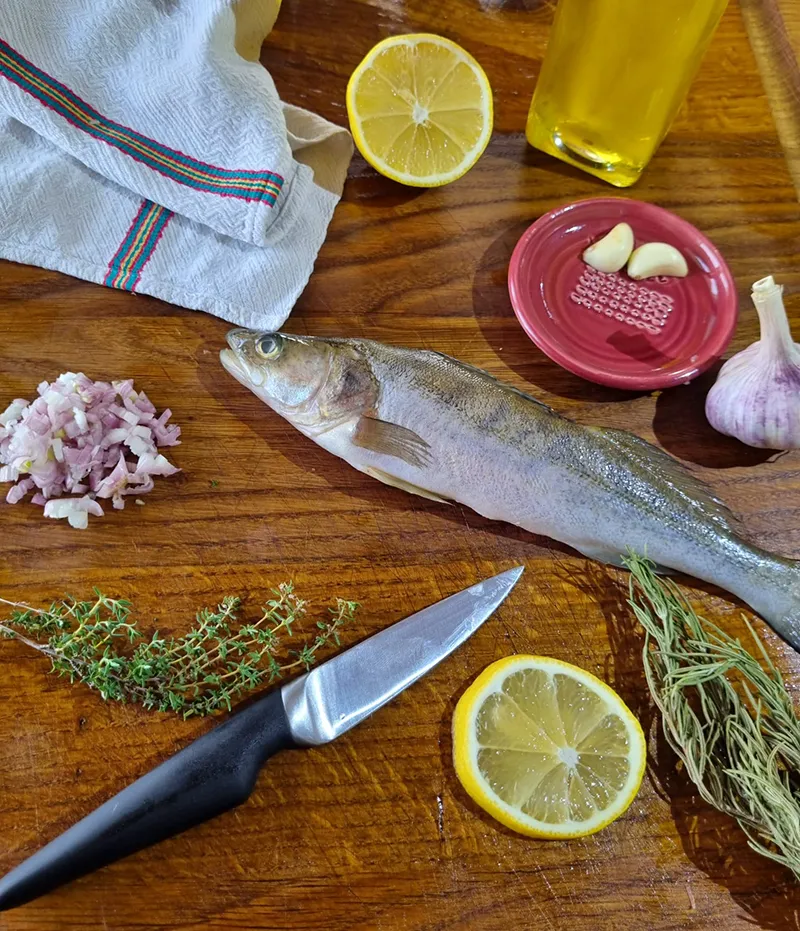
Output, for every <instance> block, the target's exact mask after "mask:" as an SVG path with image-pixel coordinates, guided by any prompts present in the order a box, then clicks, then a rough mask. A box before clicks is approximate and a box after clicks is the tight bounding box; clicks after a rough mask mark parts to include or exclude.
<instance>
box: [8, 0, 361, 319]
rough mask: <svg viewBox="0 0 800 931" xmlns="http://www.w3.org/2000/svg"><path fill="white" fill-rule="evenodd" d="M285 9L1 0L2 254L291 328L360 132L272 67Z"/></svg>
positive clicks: (274, 0) (152, 0)
mask: <svg viewBox="0 0 800 931" xmlns="http://www.w3.org/2000/svg"><path fill="white" fill-rule="evenodd" d="M309 2H313V0H309ZM278 5H279V0H239V2H238V3H234V2H232V0H35V2H34V3H31V0H0V257H2V258H6V259H11V260H12V261H16V262H27V263H32V264H36V265H41V266H43V267H45V268H51V269H57V270H59V271H63V272H66V273H67V274H70V275H76V276H78V277H80V278H85V279H87V280H89V281H95V282H98V283H102V284H105V285H108V286H109V287H114V288H122V289H125V290H129V291H139V292H142V293H145V294H152V295H154V296H156V297H160V298H163V299H164V300H167V301H172V302H173V303H176V304H181V305H183V306H185V307H191V308H195V309H198V310H206V311H209V312H211V313H214V314H217V315H218V316H220V317H223V318H224V319H226V320H229V321H231V322H233V323H237V324H241V325H244V326H252V327H256V328H262V329H272V328H275V327H278V326H280V324H281V323H283V321H284V320H285V319H286V317H287V316H288V315H289V312H290V311H291V309H292V307H293V305H294V303H295V301H296V300H297V297H298V295H299V294H300V292H301V291H302V289H303V287H304V286H305V284H306V282H307V280H308V276H309V275H310V274H311V270H312V268H313V264H314V260H315V258H316V255H317V252H318V251H319V248H320V246H321V244H322V242H323V240H324V238H325V233H326V231H327V227H328V223H329V221H330V218H331V215H332V213H333V210H334V207H335V206H336V203H337V202H338V200H339V197H340V195H341V191H342V186H343V184H344V178H345V174H346V172H347V165H348V163H349V161H350V157H351V155H352V141H351V139H350V136H349V134H348V133H347V132H346V131H345V130H343V129H341V128H340V127H338V126H334V125H333V124H332V123H329V122H327V121H326V120H323V119H321V118H320V117H318V116H315V115H313V114H311V113H308V112H307V111H305V110H301V109H300V108H298V107H292V106H288V105H284V104H282V103H281V101H280V99H279V98H278V94H277V92H276V90H275V85H274V84H273V82H272V79H271V78H270V75H269V73H268V72H267V71H266V70H265V68H263V67H262V65H261V64H259V62H258V60H257V56H258V50H259V49H260V45H261V41H260V40H261V39H262V38H263V36H264V35H265V34H266V32H267V31H268V29H269V27H270V26H271V24H272V22H273V21H274V18H275V15H276V13H277V7H278Z"/></svg>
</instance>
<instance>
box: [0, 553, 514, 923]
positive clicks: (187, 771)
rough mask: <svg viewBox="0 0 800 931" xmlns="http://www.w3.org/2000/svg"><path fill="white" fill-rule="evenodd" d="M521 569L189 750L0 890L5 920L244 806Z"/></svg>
mask: <svg viewBox="0 0 800 931" xmlns="http://www.w3.org/2000/svg"><path fill="white" fill-rule="evenodd" d="M520 575H522V566H519V567H517V568H516V569H509V570H508V571H507V572H501V573H500V575H496V576H494V577H493V578H491V579H486V580H485V581H483V582H479V583H478V584H477V585H473V586H472V587H471V588H467V589H464V591H461V592H458V593H457V594H455V595H451V596H450V597H449V598H445V599H444V600H443V601H439V602H437V603H436V604H434V605H431V606H430V607H429V608H425V609H424V610H422V611H419V612H417V613H416V614H412V615H411V617H408V618H406V619H405V620H403V621H398V622H397V623H396V624H393V625H392V626H391V627H387V628H386V629H385V630H382V631H380V632H379V633H377V634H374V635H373V636H371V637H368V638H367V639H366V640H362V641H361V643H359V644H357V645H356V646H354V647H351V648H350V649H348V650H344V651H343V652H342V653H339V654H338V655H337V656H334V657H333V658H332V659H329V660H328V661H327V662H325V663H322V664H321V665H320V666H317V667H315V668H314V669H312V670H311V671H310V672H307V673H306V674H305V675H302V676H300V677H299V678H297V679H294V680H293V681H291V682H289V683H287V684H286V685H284V686H283V687H282V688H280V689H275V690H274V691H272V692H270V693H269V694H268V695H266V696H265V697H264V698H261V699H259V700H258V701H256V702H254V703H253V704H251V705H249V706H248V707H247V708H245V709H244V710H243V711H239V712H237V713H236V714H234V715H232V716H231V717H230V718H229V719H228V720H226V721H225V722H224V723H223V724H220V725H218V726H217V727H215V728H213V730H210V731H209V732H208V733H207V734H204V735H203V736H202V737H200V738H198V739H197V740H195V741H194V742H193V743H191V744H189V746H188V747H186V748H185V749H184V750H181V751H180V752H179V753H177V754H175V756H172V757H170V758H169V759H168V760H166V762H164V763H162V764H161V765H160V766H158V767H157V768H156V769H154V770H152V772H150V773H148V774H147V775H145V776H142V778H141V779H138V780H137V781H136V782H134V783H133V784H132V785H130V786H128V788H127V789H124V790H123V791H122V792H120V793H119V794H118V795H115V796H114V797H113V798H112V799H110V800H109V801H108V802H106V803H105V804H104V805H102V806H101V807H100V808H98V809H97V810H96V811H94V812H92V814H90V815H88V816H87V817H86V818H84V819H83V820H82V821H79V822H78V823H77V824H76V825H74V826H73V827H71V828H70V829H69V830H68V831H66V832H65V833H64V834H62V835H61V836H60V837H57V838H56V839H55V840H54V841H52V842H51V843H49V844H48V845H47V846H46V847H43V848H42V849H41V850H40V851H38V852H37V853H35V854H34V855H33V856H32V857H29V858H28V859H27V860H25V861H24V862H23V863H21V864H20V865H19V866H18V867H16V869H14V870H12V871H11V872H10V873H8V875H6V876H5V877H4V878H3V879H2V880H0V911H5V910H6V909H9V908H15V907H16V906H18V905H24V904H25V903H26V902H30V901H31V899H35V898H37V897H38V896H40V895H44V894H45V893H46V892H50V891H51V890H52V889H55V888H57V887H58V886H61V885H63V884H64V883H67V882H70V881H71V880H73V879H77V878H78V877H79V876H84V875H85V874H86V873H90V872H92V871H93V870H96V869H99V868H100V867H101V866H106V865H107V864H109V863H113V862H114V861H115V860H120V859H122V857H125V856H128V854H131V853H134V852H135V851H137V850H141V849H142V848H144V847H149V846H150V845H151V844H155V843H158V841H161V840H164V839H165V838H167V837H171V836H172V835H174V834H179V833H180V832H181V831H185V830H186V829H187V828H190V827H193V826H194V825H196V824H201V823H202V822H203V821H208V820H209V819H210V818H213V817H214V816H215V815H219V814H222V812H224V811H228V810H229V809H230V808H234V807H235V806H236V805H240V804H241V803H242V802H244V801H245V800H246V799H247V798H248V797H249V796H250V794H251V792H252V791H253V787H254V786H255V782H256V778H257V776H258V771H259V770H260V769H261V766H262V765H263V764H264V762H265V761H266V760H267V759H268V758H269V757H270V756H272V755H273V753H277V752H278V751H279V750H287V749H289V748H295V747H316V746H320V745H321V744H325V743H328V742H329V741H331V740H335V739H336V738H337V737H339V736H340V735H341V734H344V733H345V731H349V730H350V728H351V727H355V725H356V724H360V723H361V722H362V721H363V720H364V719H365V718H367V717H369V716H370V715H371V714H372V712H373V711H377V710H378V708H380V707H382V706H383V705H385V704H386V703H387V702H388V701H391V700H392V699H393V698H395V697H396V696H397V695H399V694H400V692H402V691H403V690H404V689H405V688H407V687H408V686H409V685H411V684H412V683H413V682H416V681H417V679H419V678H420V677H422V676H424V675H425V673H427V672H429V671H430V670H431V669H433V667H434V666H436V664H437V663H439V662H440V661H441V660H443V659H444V658H445V657H446V656H449V654H450V653H452V652H453V650H455V649H456V647H458V646H459V645H460V644H462V643H463V642H464V641H465V640H466V639H467V638H468V637H469V636H470V635H471V634H472V633H474V632H475V631H476V630H477V629H478V628H479V627H480V626H481V624H482V623H483V622H484V621H485V620H486V619H487V618H488V617H490V616H491V614H492V613H493V612H494V611H495V609H496V608H497V607H498V606H499V605H500V604H501V603H502V602H503V601H504V600H505V598H506V596H507V595H508V593H509V592H510V591H511V589H512V588H513V587H514V585H515V584H516V582H517V580H518V579H519V577H520Z"/></svg>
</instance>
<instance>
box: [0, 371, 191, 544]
mask: <svg viewBox="0 0 800 931" xmlns="http://www.w3.org/2000/svg"><path fill="white" fill-rule="evenodd" d="M38 393H39V397H38V398H36V400H35V401H33V402H28V401H23V400H21V399H19V398H18V399H16V400H14V401H12V402H11V404H10V405H9V406H8V407H7V408H6V410H5V411H4V412H3V413H2V414H0V482H14V484H13V485H12V486H11V488H10V489H9V490H8V493H7V494H6V501H8V502H9V504H16V503H18V502H19V501H22V500H23V499H24V498H25V497H26V496H27V495H29V494H31V493H33V494H32V497H31V501H32V502H33V503H34V504H38V505H41V506H43V507H44V514H45V517H53V518H57V519H66V520H68V521H69V523H70V525H71V526H73V527H78V528H81V529H82V528H85V527H86V526H87V525H88V521H89V515H90V514H92V515H95V516H97V517H101V516H102V515H103V508H102V506H101V504H100V500H108V499H110V500H111V503H112V506H113V507H115V508H124V507H125V497H126V496H127V495H137V496H141V495H143V494H147V492H149V491H151V490H152V488H153V477H154V476H157V475H173V474H174V473H175V472H178V471H180V470H179V469H178V468H176V467H175V466H174V465H172V463H170V462H169V460H168V459H167V458H166V457H165V456H164V455H163V454H162V453H160V452H159V451H158V450H159V447H164V446H176V445H177V444H178V443H179V442H180V441H179V439H178V437H179V436H180V432H181V430H180V427H178V426H175V425H174V424H169V423H168V421H169V419H170V417H171V416H172V412H171V411H170V410H169V409H167V410H165V411H163V412H162V413H161V414H160V415H157V412H156V409H155V407H154V406H153V404H152V402H151V401H150V399H149V398H148V397H147V395H146V394H145V393H144V391H138V392H137V391H135V390H134V387H133V380H132V379H126V380H124V381H114V382H111V383H110V384H109V383H108V382H104V381H97V382H95V381H92V380H91V379H90V378H87V377H86V375H84V374H83V373H82V372H79V373H77V374H76V373H74V372H65V373H64V374H63V375H60V376H59V377H58V378H57V379H56V380H55V381H54V382H52V383H48V382H42V383H41V384H40V385H39V388H38Z"/></svg>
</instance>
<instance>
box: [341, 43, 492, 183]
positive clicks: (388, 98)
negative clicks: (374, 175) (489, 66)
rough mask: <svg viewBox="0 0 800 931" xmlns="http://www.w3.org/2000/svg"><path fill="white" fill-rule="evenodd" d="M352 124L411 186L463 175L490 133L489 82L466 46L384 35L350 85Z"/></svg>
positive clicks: (379, 161) (367, 151) (370, 151)
mask: <svg viewBox="0 0 800 931" xmlns="http://www.w3.org/2000/svg"><path fill="white" fill-rule="evenodd" d="M347 113H348V116H349V117H350V129H351V130H352V133H353V138H354V139H355V141H356V145H357V146H358V148H359V150H360V151H361V154H362V155H363V156H364V158H365V159H366V160H367V161H368V162H369V163H370V165H372V167H373V168H376V169H377V170H378V171H379V172H380V173H381V174H382V175H386V176H387V177H389V178H392V179H393V180H395V181H399V182H401V183H402V184H409V185H412V186H414V187H436V186H438V185H441V184H447V183H448V182H450V181H455V179H456V178H460V177H461V176H462V175H463V174H464V173H465V172H467V171H469V169H470V168H472V166H473V165H474V164H475V162H476V161H477V160H478V157H479V156H480V154H481V152H483V150H484V149H485V148H486V144H487V143H488V142H489V137H490V136H491V134H492V89H491V87H490V86H489V80H488V78H487V77H486V75H485V74H484V72H483V69H482V68H481V66H480V65H479V64H478V63H477V61H475V59H474V58H473V57H472V56H471V55H469V54H468V53H467V52H465V51H464V49H463V48H461V47H460V46H458V45H456V44H455V42H451V41H450V40H449V39H443V38H442V37H441V36H434V35H427V34H424V33H420V34H415V35H407V36H392V37H391V38H388V39H384V40H383V42H379V43H378V44H377V45H376V46H375V48H373V49H372V51H371V52H369V54H368V55H367V57H366V58H365V59H364V60H363V61H362V62H361V64H360V65H359V66H358V67H357V68H356V70H355V71H354V72H353V74H352V76H351V78H350V82H349V83H348V85H347Z"/></svg>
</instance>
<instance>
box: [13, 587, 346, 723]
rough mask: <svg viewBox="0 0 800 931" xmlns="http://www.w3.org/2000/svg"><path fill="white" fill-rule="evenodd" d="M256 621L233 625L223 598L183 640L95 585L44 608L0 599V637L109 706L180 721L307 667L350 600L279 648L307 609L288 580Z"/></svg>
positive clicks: (235, 608) (231, 602) (335, 632)
mask: <svg viewBox="0 0 800 931" xmlns="http://www.w3.org/2000/svg"><path fill="white" fill-rule="evenodd" d="M272 594H273V595H274V597H273V598H272V599H270V600H269V601H268V602H267V604H266V605H265V606H264V608H263V610H262V612H261V615H260V617H259V618H258V619H257V620H256V621H254V622H253V623H249V624H245V623H243V622H242V621H240V619H239V609H240V607H241V602H240V599H239V598H233V597H228V598H224V599H223V600H222V602H221V603H220V604H219V605H217V608H216V610H213V611H212V610H211V609H209V608H204V609H203V610H201V611H198V612H197V615H196V625H195V626H194V627H193V628H192V629H191V630H190V631H188V632H187V633H186V634H184V635H183V636H181V637H177V638H176V637H169V636H162V635H161V634H160V633H159V632H158V631H155V632H154V633H153V634H152V635H150V636H149V637H146V636H145V635H144V634H142V633H141V631H140V630H139V628H138V626H137V624H136V622H135V621H133V620H131V610H132V606H131V604H130V602H128V601H125V600H123V599H114V598H108V597H107V596H105V595H103V594H102V592H99V591H97V590H96V589H95V598H94V599H93V600H91V601H76V600H74V599H70V598H68V599H64V600H62V601H57V602H53V604H51V605H50V607H49V608H47V609H46V610H40V609H37V608H31V607H30V606H28V605H24V604H19V603H16V602H10V601H6V600H5V599H4V598H0V602H3V603H4V604H7V605H9V606H10V607H11V608H12V609H13V610H12V611H11V614H10V616H9V618H8V619H7V620H6V621H5V623H0V636H4V637H7V638H12V639H15V640H19V641H20V642H22V643H24V644H26V645H27V646H29V647H31V648H32V649H34V650H38V651H39V652H40V653H43V654H44V655H45V656H47V657H48V658H49V660H50V662H51V664H52V670H51V671H53V672H55V673H57V674H58V675H60V676H67V677H68V678H69V680H70V681H71V682H75V681H76V680H77V681H79V682H83V683H84V684H85V685H88V686H89V688H92V689H96V690H97V691H99V692H100V694H101V696H102V697H103V699H105V700H107V701H120V702H135V703H139V704H141V705H142V706H143V707H145V708H155V709H158V710H159V711H175V712H179V713H181V714H183V716H184V717H185V718H188V717H190V716H192V715H207V714H213V713H214V712H216V711H219V710H221V709H223V708H224V709H227V710H230V708H231V706H232V704H233V702H234V701H235V700H236V699H238V698H240V697H241V696H243V695H245V694H246V693H248V692H251V691H253V690H254V689H256V688H258V687H259V686H261V685H267V684H269V683H271V682H274V681H275V680H276V679H280V678H282V677H283V676H284V675H285V674H286V673H289V672H293V671H295V670H299V669H308V668H309V667H310V666H312V665H313V663H314V662H315V661H316V659H317V654H318V653H319V652H320V651H321V650H322V649H323V648H324V647H327V646H329V645H330V644H335V645H336V646H339V645H340V640H339V629H340V628H341V627H342V626H343V625H344V624H346V623H347V622H348V621H351V620H352V619H353V617H354V615H355V612H356V609H357V608H358V604H357V603H356V602H354V601H345V600H343V599H342V598H337V599H336V602H335V606H334V607H332V608H330V609H329V616H328V617H327V619H326V620H324V621H317V624H316V627H317V633H316V635H315V636H314V637H313V638H312V639H308V640H305V641H303V642H302V644H300V645H299V648H297V649H292V650H288V651H287V650H286V649H285V648H284V641H285V640H287V639H288V638H291V637H292V636H294V632H293V630H292V628H293V625H294V624H296V623H298V622H300V621H301V620H302V619H303V618H304V617H305V615H306V614H307V611H308V602H306V601H304V600H303V599H301V598H298V597H297V595H296V594H295V592H294V587H293V586H292V584H291V583H290V582H287V583H284V584H282V585H280V586H278V588H276V589H273V590H272Z"/></svg>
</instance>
